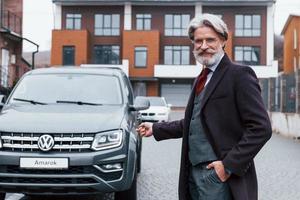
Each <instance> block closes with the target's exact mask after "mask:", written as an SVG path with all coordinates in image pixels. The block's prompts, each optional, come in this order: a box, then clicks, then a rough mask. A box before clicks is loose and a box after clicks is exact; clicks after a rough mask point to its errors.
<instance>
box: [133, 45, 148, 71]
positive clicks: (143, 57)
mask: <svg viewBox="0 0 300 200" xmlns="http://www.w3.org/2000/svg"><path fill="white" fill-rule="evenodd" d="M134 63H135V67H147V47H135V49H134Z"/></svg>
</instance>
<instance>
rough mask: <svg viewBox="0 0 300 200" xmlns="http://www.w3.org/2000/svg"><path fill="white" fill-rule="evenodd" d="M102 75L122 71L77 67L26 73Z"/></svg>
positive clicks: (28, 73)
mask: <svg viewBox="0 0 300 200" xmlns="http://www.w3.org/2000/svg"><path fill="white" fill-rule="evenodd" d="M69 73H71V74H77V73H78V74H102V75H117V74H118V75H120V74H121V73H123V71H122V70H121V69H120V68H118V67H116V68H112V67H107V68H106V67H78V66H63V67H62V66H61V67H50V68H39V69H34V70H31V71H29V72H27V73H26V75H31V74H69Z"/></svg>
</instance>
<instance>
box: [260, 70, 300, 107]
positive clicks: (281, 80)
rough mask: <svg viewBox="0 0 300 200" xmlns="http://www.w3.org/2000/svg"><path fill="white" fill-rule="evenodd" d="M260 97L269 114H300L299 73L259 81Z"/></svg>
mask: <svg viewBox="0 0 300 200" xmlns="http://www.w3.org/2000/svg"><path fill="white" fill-rule="evenodd" d="M260 85H261V88H262V97H263V100H264V104H265V106H266V108H267V109H268V110H269V111H271V112H283V113H300V108H299V103H300V71H299V70H297V71H296V72H295V73H292V74H280V75H279V76H278V77H276V78H268V79H260Z"/></svg>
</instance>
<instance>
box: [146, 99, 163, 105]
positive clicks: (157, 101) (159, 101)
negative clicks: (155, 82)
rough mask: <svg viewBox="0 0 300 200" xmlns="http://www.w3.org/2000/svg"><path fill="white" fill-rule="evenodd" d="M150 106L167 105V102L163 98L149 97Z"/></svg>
mask: <svg viewBox="0 0 300 200" xmlns="http://www.w3.org/2000/svg"><path fill="white" fill-rule="evenodd" d="M148 99H149V101H150V106H166V102H165V101H164V100H163V99H162V98H159V97H158V98H156V97H149V98H148Z"/></svg>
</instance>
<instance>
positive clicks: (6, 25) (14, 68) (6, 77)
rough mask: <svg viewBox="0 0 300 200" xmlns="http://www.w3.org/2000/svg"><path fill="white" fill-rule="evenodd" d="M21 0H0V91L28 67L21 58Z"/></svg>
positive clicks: (14, 80)
mask: <svg viewBox="0 0 300 200" xmlns="http://www.w3.org/2000/svg"><path fill="white" fill-rule="evenodd" d="M22 15H23V1H22V0H0V18H1V20H0V24H1V28H0V48H1V53H0V65H1V66H0V69H1V70H0V74H1V75H0V80H1V81H0V93H1V91H4V90H6V89H9V88H11V87H12V86H13V85H14V83H15V82H16V81H17V80H18V79H19V78H20V76H22V75H23V74H24V73H25V72H26V71H28V70H29V69H30V68H29V66H28V65H26V63H24V62H23V60H22V44H23V38H22V21H23V18H22Z"/></svg>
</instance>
